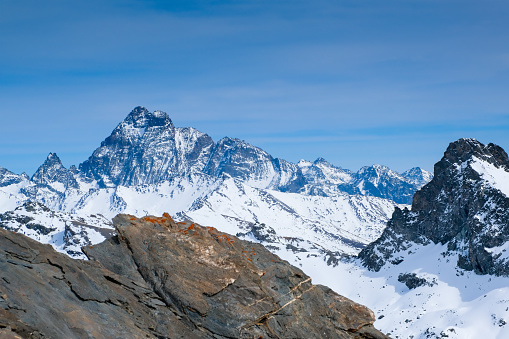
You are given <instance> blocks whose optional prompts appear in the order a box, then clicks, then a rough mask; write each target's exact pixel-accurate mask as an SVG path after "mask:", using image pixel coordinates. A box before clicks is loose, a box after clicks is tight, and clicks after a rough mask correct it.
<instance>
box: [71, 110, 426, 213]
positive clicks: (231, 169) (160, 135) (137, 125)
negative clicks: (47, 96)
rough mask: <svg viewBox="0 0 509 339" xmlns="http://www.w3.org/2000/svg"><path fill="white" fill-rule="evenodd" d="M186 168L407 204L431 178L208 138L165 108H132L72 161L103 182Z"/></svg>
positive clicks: (164, 176) (287, 188) (138, 180)
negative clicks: (295, 157) (281, 155)
mask: <svg viewBox="0 0 509 339" xmlns="http://www.w3.org/2000/svg"><path fill="white" fill-rule="evenodd" d="M191 173H205V174H208V175H211V176H214V177H217V178H219V177H224V176H226V177H231V178H235V179H238V180H241V181H242V182H244V183H246V184H248V185H249V186H252V187H256V188H266V189H275V190H280V191H283V192H294V193H302V194H308V195H326V196H335V195H338V194H339V193H341V192H346V193H349V194H361V195H369V196H375V197H381V198H386V199H391V200H394V201H395V202H397V203H407V204H408V203H410V202H411V197H412V195H413V193H414V192H415V191H416V190H417V189H419V188H420V187H421V186H422V185H423V184H424V183H426V182H427V181H426V180H428V179H430V178H431V174H430V173H429V172H426V171H423V170H420V169H418V168H415V169H411V170H409V171H407V172H405V173H408V174H405V175H400V174H398V173H396V172H394V171H391V170H390V169H388V168H387V167H384V166H379V165H374V166H371V167H364V168H362V169H361V170H360V171H359V172H357V173H353V172H351V171H349V170H344V169H341V168H339V167H335V166H333V165H331V164H329V163H327V162H326V161H325V160H324V159H322V158H319V159H317V160H316V161H315V162H313V163H310V162H307V161H301V162H299V163H298V164H293V163H290V162H288V161H285V160H283V159H278V158H273V157H272V156H271V155H270V154H268V153H267V152H265V151H264V150H262V149H260V148H258V147H255V146H253V145H251V144H249V143H247V142H245V141H242V140H239V139H235V138H229V137H225V138H223V139H221V140H219V141H218V142H217V143H215V142H214V141H213V140H212V138H210V137H209V136H208V135H207V134H204V133H202V132H199V131H197V130H196V129H194V128H178V127H175V126H174V125H173V122H172V121H171V120H170V118H169V117H168V115H167V114H166V113H164V112H161V111H155V112H149V111H148V110H147V109H145V108H144V107H136V108H135V109H134V110H133V111H132V112H131V113H130V114H129V115H128V116H127V117H126V118H125V119H124V121H122V122H121V123H120V124H119V125H118V126H117V127H116V128H115V129H114V130H113V132H112V133H111V135H110V136H109V137H108V138H106V139H105V140H104V141H103V142H102V143H101V146H100V147H99V148H98V149H96V150H95V151H94V153H93V154H92V156H91V157H90V158H89V159H88V160H86V161H85V162H83V163H82V164H80V165H79V175H81V176H83V177H84V178H87V179H88V180H94V181H96V182H97V183H98V185H99V187H103V188H104V187H115V186H118V185H122V186H135V185H140V184H155V183H157V182H160V181H164V180H170V179H172V178H175V177H182V176H186V175H189V174H191ZM419 173H420V177H419Z"/></svg>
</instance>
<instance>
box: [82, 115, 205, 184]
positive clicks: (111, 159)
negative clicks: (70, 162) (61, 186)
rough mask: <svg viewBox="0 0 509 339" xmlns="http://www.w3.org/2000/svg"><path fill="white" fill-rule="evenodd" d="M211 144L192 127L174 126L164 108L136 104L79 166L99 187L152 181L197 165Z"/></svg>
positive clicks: (188, 169) (186, 170)
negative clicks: (149, 107) (152, 108)
mask: <svg viewBox="0 0 509 339" xmlns="http://www.w3.org/2000/svg"><path fill="white" fill-rule="evenodd" d="M213 144H214V142H213V141H212V139H211V138H210V137H209V136H208V135H206V134H204V133H201V132H199V131H197V130H195V129H193V128H175V126H174V125H173V123H172V121H171V120H170V118H169V117H168V115H167V114H166V113H164V112H161V111H155V112H153V113H152V112H149V111H148V110H147V109H146V108H144V107H136V108H135V109H134V110H133V111H132V112H131V113H130V114H129V115H128V116H127V117H126V118H125V119H124V121H122V122H121V123H120V124H119V125H118V126H117V127H116V128H115V129H114V130H113V132H112V133H111V135H110V136H109V137H108V138H106V140H104V141H103V142H102V143H101V146H100V147H99V148H98V149H96V150H95V151H94V153H93V154H92V156H91V157H90V158H89V159H88V160H87V161H85V162H83V163H82V164H80V166H79V170H80V171H81V172H82V173H83V174H84V175H85V176H86V177H88V178H90V179H94V180H97V181H98V182H99V184H100V185H101V186H102V187H114V186H117V185H123V186H131V185H139V184H153V183H156V182H158V181H161V180H166V179H170V178H173V177H175V176H183V175H186V174H189V173H190V172H191V171H193V168H199V169H201V168H202V167H203V166H204V165H205V163H206V161H207V160H208V157H209V155H210V152H211V150H212V146H213Z"/></svg>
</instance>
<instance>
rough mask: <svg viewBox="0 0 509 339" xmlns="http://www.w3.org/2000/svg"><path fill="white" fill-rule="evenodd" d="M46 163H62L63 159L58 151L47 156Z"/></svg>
mask: <svg viewBox="0 0 509 339" xmlns="http://www.w3.org/2000/svg"><path fill="white" fill-rule="evenodd" d="M44 164H62V161H60V158H59V157H58V155H57V154H56V153H50V154H48V156H47V157H46V160H45V161H44Z"/></svg>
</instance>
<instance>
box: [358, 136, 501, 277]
mask: <svg viewBox="0 0 509 339" xmlns="http://www.w3.org/2000/svg"><path fill="white" fill-rule="evenodd" d="M431 242H432V243H435V244H439V243H440V244H447V246H448V248H449V250H450V251H451V253H454V255H456V256H457V262H458V266H459V267H461V268H463V269H467V270H474V271H475V272H477V273H480V274H496V275H509V256H508V255H506V254H505V251H503V250H504V248H505V247H504V246H507V245H509V161H508V157H507V154H506V152H505V151H504V150H503V149H502V148H501V147H499V146H497V145H494V144H488V145H484V144H482V143H480V142H479V141H477V140H475V139H459V140H457V141H455V142H452V143H451V144H450V145H449V147H448V148H447V150H446V151H445V153H444V156H443V158H442V159H441V160H440V161H439V162H438V163H436V164H435V176H434V178H433V179H432V180H431V181H430V182H429V183H428V184H427V185H425V186H424V187H423V188H422V189H420V190H419V191H417V192H416V193H415V195H414V198H413V203H412V209H411V211H410V210H408V209H404V210H400V209H396V211H395V212H394V214H393V216H392V219H391V220H390V221H389V223H388V226H387V228H386V229H385V230H384V232H383V234H382V236H381V237H380V238H379V239H378V240H377V241H375V242H374V243H372V244H370V245H369V246H368V247H366V248H365V249H364V250H363V251H362V252H361V253H360V255H359V256H360V258H361V259H362V260H363V261H364V263H365V265H366V266H368V267H369V268H371V269H374V270H379V269H380V268H381V267H382V266H383V265H385V263H387V262H388V261H391V260H393V259H394V257H395V256H397V254H396V253H398V252H400V251H403V250H406V249H408V248H409V247H411V246H412V244H425V245H426V244H428V243H431ZM503 247H504V248H503Z"/></svg>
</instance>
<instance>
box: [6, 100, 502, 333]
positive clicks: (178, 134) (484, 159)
mask: <svg viewBox="0 0 509 339" xmlns="http://www.w3.org/2000/svg"><path fill="white" fill-rule="evenodd" d="M508 185H509V161H508V156H507V154H506V153H505V151H504V150H503V149H502V148H500V147H499V146H496V145H494V144H488V145H484V144H482V143H480V142H479V141H477V140H475V139H460V140H457V141H455V142H452V143H451V144H450V145H449V146H448V147H447V149H446V151H445V153H444V156H443V158H442V159H441V160H440V161H439V162H437V163H436V164H435V167H434V174H433V175H432V174H430V173H428V172H426V171H424V170H421V169H419V168H413V169H411V170H408V171H406V172H404V173H401V174H400V173H396V172H394V171H392V170H390V169H389V168H387V167H384V166H380V165H373V166H369V167H363V168H361V169H360V170H359V171H358V172H352V171H349V170H346V169H342V168H340V167H336V166H333V165H331V164H329V163H328V162H327V161H325V160H324V159H321V158H319V159H317V160H316V161H314V162H309V161H304V160H302V161H300V162H298V163H296V164H294V163H291V162H287V161H285V160H281V159H277V158H273V157H272V156H270V155H269V154H268V153H266V152H265V151H263V150H261V149H259V148H257V147H255V146H252V145H250V144H248V143H246V142H245V141H241V140H238V139H232V138H223V139H221V140H219V141H218V142H217V143H216V142H214V141H213V140H212V139H211V138H210V137H209V136H207V135H206V134H204V133H201V132H199V131H197V130H195V129H193V128H177V127H175V126H174V125H173V123H172V121H171V120H170V119H169V117H168V116H167V115H166V114H165V113H163V112H159V111H156V112H153V113H151V112H148V111H147V110H146V109H144V108H142V107H137V108H135V109H134V110H133V111H132V112H131V113H130V114H129V115H128V116H127V117H126V119H125V120H124V121H123V122H121V123H120V124H119V125H118V126H117V127H116V128H115V129H114V130H113V132H112V134H111V135H110V136H109V137H108V138H106V139H105V140H104V141H103V142H102V143H101V146H100V147H99V148H98V149H97V150H95V151H94V153H93V154H92V155H91V156H90V158H89V159H88V160H86V161H84V162H83V163H82V164H80V165H79V166H78V167H74V166H72V167H71V168H69V169H66V168H65V167H64V166H62V163H61V162H60V159H58V156H57V155H56V154H54V153H50V154H49V156H48V158H47V160H46V161H45V162H44V164H42V165H41V166H40V167H39V169H38V170H37V172H36V173H35V174H34V175H33V176H32V177H31V178H29V177H28V176H27V175H26V174H21V175H17V174H14V173H12V172H9V171H8V170H6V169H0V212H2V214H0V226H2V227H4V228H7V229H9V230H13V231H16V232H18V233H25V234H26V235H28V236H30V237H32V238H34V239H38V240H39V241H41V242H45V243H51V244H52V245H53V246H54V247H55V248H56V249H57V250H58V251H61V252H64V253H67V254H68V255H71V256H74V257H76V258H86V255H85V254H84V253H83V251H80V250H79V248H80V246H84V245H85V246H91V245H95V244H97V243H100V242H102V241H103V240H104V239H107V238H109V237H111V234H112V233H113V232H114V231H115V230H114V228H113V225H112V224H111V218H113V217H114V216H115V215H117V214H118V213H129V214H133V215H137V216H144V215H149V214H151V215H161V214H163V213H164V212H169V213H170V214H171V215H172V216H174V218H175V220H176V221H185V220H191V221H194V222H198V223H200V224H203V225H211V226H215V227H217V228H218V229H219V230H221V231H223V232H228V233H230V234H236V235H237V236H238V237H239V238H240V239H244V240H249V241H252V242H256V243H260V244H262V245H264V246H265V247H266V248H267V249H269V250H270V251H271V252H273V253H275V254H277V255H279V256H280V257H281V258H283V259H285V260H288V261H289V262H291V263H293V264H294V265H296V266H299V267H300V268H301V269H302V270H303V271H304V272H306V274H308V275H309V276H310V277H312V278H313V281H314V282H315V283H322V284H325V285H327V286H329V287H331V288H332V289H333V290H335V291H337V292H340V293H341V294H343V295H345V296H347V297H348V298H351V299H352V300H354V301H356V302H360V303H362V304H365V305H367V306H368V307H370V308H371V309H373V311H375V313H376V314H377V320H376V322H375V326H376V327H377V328H379V329H381V330H382V331H383V332H385V333H388V334H389V335H390V336H392V337H395V338H446V337H447V338H478V337H481V336H486V337H489V338H505V337H507V336H509V326H506V324H507V323H508V322H509V313H508V311H507V310H508V309H509V303H508V301H507V299H506V297H505V296H506V295H507V294H508V293H509V277H508V275H509V269H508V267H509V259H508V258H509V255H508V254H507V253H508V252H507V249H508V248H509V236H508V235H507V234H508V227H509V224H508V222H507V220H509V218H508V216H507V211H508V207H509V198H508V197H509V186H508ZM410 204H411V205H410ZM73 244H74V245H73ZM506 327H507V328H506Z"/></svg>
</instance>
